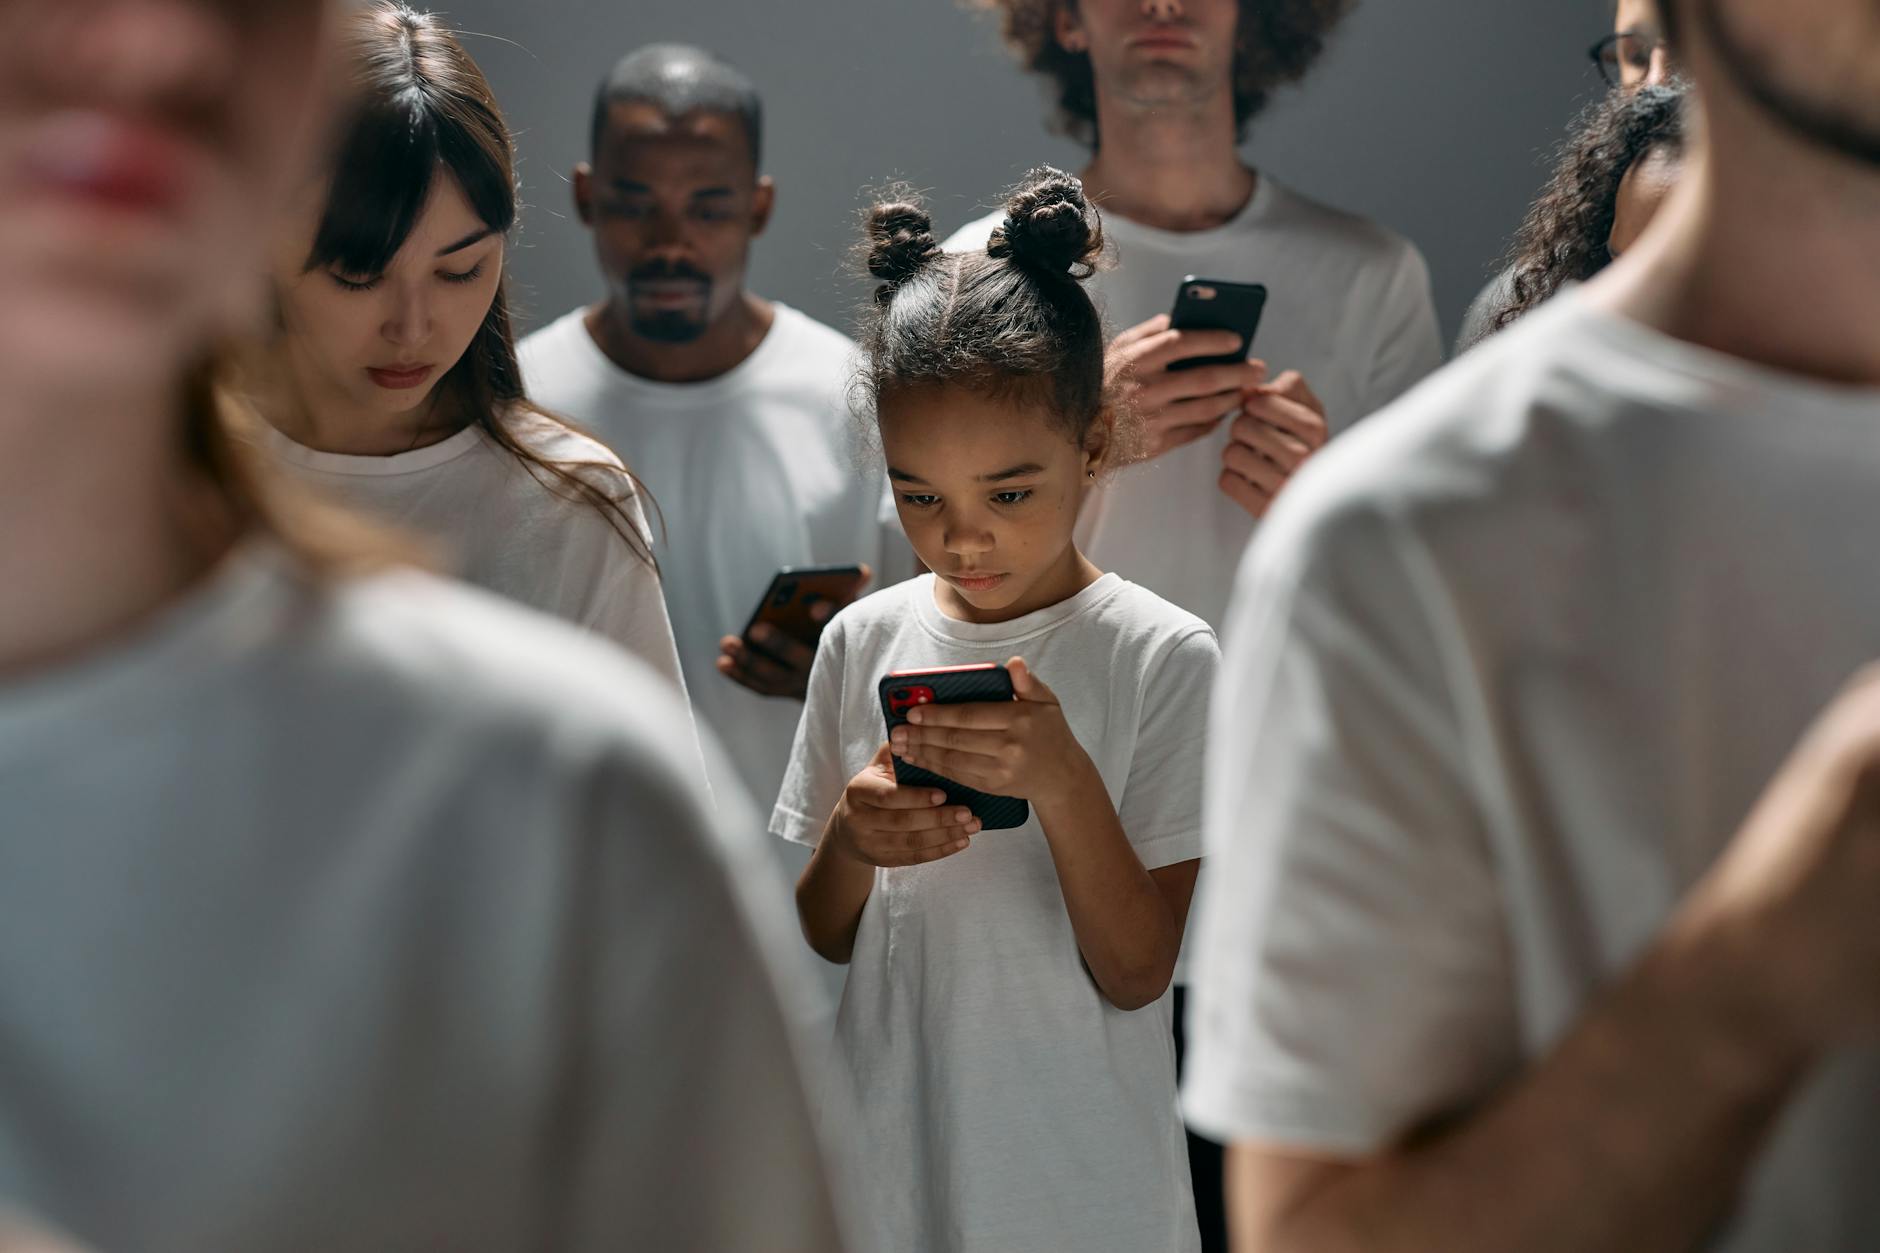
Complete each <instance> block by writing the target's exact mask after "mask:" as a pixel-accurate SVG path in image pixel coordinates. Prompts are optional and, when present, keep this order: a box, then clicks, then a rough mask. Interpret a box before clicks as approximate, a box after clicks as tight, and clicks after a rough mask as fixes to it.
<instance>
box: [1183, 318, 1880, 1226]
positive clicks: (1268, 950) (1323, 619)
mask: <svg viewBox="0 0 1880 1253" xmlns="http://www.w3.org/2000/svg"><path fill="white" fill-rule="evenodd" d="M1876 531H1880V391H1875V390H1866V391H1861V390H1853V389H1844V388H1836V387H1830V386H1826V385H1821V384H1816V383H1812V382H1808V381H1804V380H1801V379H1798V378H1795V377H1792V376H1787V375H1782V374H1777V373H1774V372H1771V371H1768V370H1764V369H1761V368H1758V367H1755V366H1752V365H1749V364H1746V363H1744V362H1740V361H1737V360H1734V359H1730V358H1727V357H1722V356H1719V355H1716V354H1714V353H1711V352H1708V351H1705V350H1702V349H1699V348H1696V347H1693V346H1691V345H1688V344H1685V343H1682V342H1680V341H1676V340H1672V339H1669V338H1666V337H1664V336H1661V335H1658V334H1656V333H1654V332H1652V331H1650V330H1648V329H1646V328H1644V327H1641V326H1637V325H1634V324H1632V323H1630V322H1628V321H1624V320H1621V319H1619V318H1617V317H1614V316H1612V315H1610V314H1607V313H1605V312H1603V311H1601V310H1599V309H1597V308H1595V307H1593V306H1592V305H1590V304H1589V303H1588V302H1587V301H1586V299H1585V297H1584V294H1583V293H1580V292H1572V293H1567V294H1563V295H1561V296H1559V297H1557V298H1556V299H1555V300H1554V301H1553V302H1552V303H1551V304H1550V305H1548V306H1546V307H1544V308H1542V309H1540V310H1538V311H1536V312H1535V313H1532V314H1530V315H1529V316H1528V317H1526V318H1524V319H1523V320H1522V321H1521V323H1520V324H1518V325H1517V326H1515V327H1513V328H1511V329H1509V330H1507V331H1504V332H1502V333H1501V334H1499V335H1497V336H1496V337H1495V338H1494V339H1493V340H1492V341H1490V342H1489V343H1486V344H1484V345H1483V346H1482V347H1480V348H1478V349H1476V350H1474V351H1473V352H1471V353H1470V354H1469V356H1468V357H1467V358H1466V359H1465V360H1463V361H1460V362H1458V363H1457V364H1456V365H1455V366H1453V367H1451V368H1450V369H1449V370H1448V371H1447V372H1445V373H1444V374H1442V375H1439V376H1438V377H1437V378H1435V379H1433V380H1431V381H1430V382H1429V383H1428V384H1426V385H1425V386H1424V387H1422V388H1421V389H1419V390H1418V391H1416V392H1415V393H1414V394H1413V395H1411V396H1410V397H1409V398H1407V399H1406V400H1405V401H1404V402H1403V403H1402V404H1400V405H1398V406H1396V407H1395V408H1393V409H1392V410H1391V411H1390V412H1389V413H1388V414H1386V415H1385V416H1384V418H1383V419H1382V420H1380V421H1379V422H1377V423H1374V424H1371V425H1368V426H1367V427H1365V428H1364V429H1363V430H1361V431H1359V432H1357V433H1355V434H1354V435H1353V436H1352V437H1351V438H1350V439H1348V440H1346V441H1345V442H1343V443H1342V444H1341V445H1340V446H1339V447H1337V448H1334V449H1333V450H1331V451H1330V452H1328V453H1327V454H1326V455H1325V456H1324V457H1322V458H1319V459H1317V460H1316V461H1315V462H1314V464H1313V465H1311V466H1310V467H1308V468H1307V470H1306V471H1305V472H1304V473H1303V474H1302V475H1301V477H1300V478H1299V480H1298V481H1297V482H1295V483H1294V484H1293V485H1292V486H1291V487H1289V488H1288V489H1287V492H1286V494H1285V496H1284V497H1283V498H1282V499H1281V501H1280V503H1279V505H1278V507H1277V509H1276V510H1275V511H1274V513H1273V515H1272V516H1271V518H1270V520H1269V521H1268V523H1267V525H1266V527H1265V528H1264V529H1263V531H1262V533H1261V536H1260V540H1259V542H1258V543H1257V544H1255V545H1254V548H1253V551H1252V552H1251V554H1250V555H1249V556H1248V558H1247V562H1246V565H1245V567H1244V568H1243V570H1242V572H1241V577H1240V580H1239V583H1238V586H1237V588H1236V592H1235V600H1234V610H1233V613H1232V615H1231V620H1232V626H1231V628H1230V632H1229V636H1228V644H1227V648H1226V653H1227V656H1226V659H1225V663H1224V667H1223V674H1222V681H1221V684H1220V686H1219V687H1218V689H1217V692H1216V698H1215V707H1214V709H1215V713H1214V718H1213V723H1212V730H1211V735H1210V738H1209V747H1210V752H1209V761H1208V766H1209V769H1208V799H1207V813H1208V855H1209V865H1210V882H1209V884H1208V888H1207V890H1206V892H1205V893H1204V894H1203V900H1202V904H1201V907H1200V912H1199V915H1198V917H1197V923H1196V929H1195V932H1194V935H1195V937H1196V949H1197V956H1196V963H1195V970H1194V986H1193V995H1194V997H1195V1000H1194V1003H1193V1005H1194V1008H1193V1014H1192V1018H1191V1023H1190V1025H1191V1028H1192V1037H1191V1038H1192V1046H1191V1047H1192V1052H1191V1054H1190V1060H1189V1070H1188V1073H1187V1079H1186V1108H1187V1112H1188V1116H1189V1119H1190V1121H1191V1123H1193V1124H1194V1125H1195V1126H1197V1127H1198V1128H1200V1129H1203V1130H1205V1131H1207V1132H1209V1133H1211V1134H1214V1135H1216V1136H1218V1137H1220V1138H1222V1139H1226V1140H1240V1141H1254V1142H1259V1143H1262V1144H1266V1145H1270V1146H1279V1147H1282V1148H1285V1149H1290V1150H1297V1151H1301V1152H1306V1153H1313V1154H1329V1155H1334V1156H1344V1155H1363V1154H1369V1153H1372V1152H1375V1151H1378V1150H1380V1149H1382V1148H1384V1147H1386V1146H1388V1145H1390V1144H1392V1143H1393V1142H1394V1141H1395V1140H1396V1139H1397V1138H1398V1137H1400V1136H1402V1135H1403V1134H1404V1133H1406V1132H1408V1131H1410V1130H1411V1129H1413V1128H1415V1127H1418V1126H1420V1125H1422V1124H1424V1123H1426V1122H1427V1121H1429V1120H1431V1119H1434V1118H1439V1117H1442V1116H1445V1115H1451V1114H1456V1113H1459V1112H1462V1111H1466V1110H1468V1109H1470V1108H1473V1107H1475V1106H1477V1105H1479V1104H1480V1103H1481V1102H1483V1101H1484V1100H1485V1099H1486V1098H1488V1097H1489V1096H1490V1094H1491V1093H1493V1092H1494V1091H1495V1090H1496V1089H1497V1088H1498V1087H1499V1086H1501V1085H1503V1084H1505V1083H1507V1082H1508V1081H1510V1080H1511V1079H1513V1078H1514V1077H1515V1076H1516V1075H1518V1074H1519V1073H1520V1072H1521V1071H1522V1069H1524V1068H1525V1067H1526V1066H1527V1065H1529V1064H1530V1063H1532V1062H1533V1061H1534V1060H1535V1059H1537V1058H1538V1057H1539V1056H1540V1055H1542V1054H1543V1053H1545V1052H1546V1051H1547V1050H1548V1049H1549V1047H1550V1046H1551V1045H1553V1044H1554V1043H1555V1042H1556V1041H1557V1040H1558V1039H1559V1038H1560V1037H1561V1036H1562V1035H1563V1034H1564V1033H1565V1032H1566V1031H1567V1030H1568V1029H1569V1028H1570V1027H1571V1026H1572V1025H1573V1024H1574V1022H1575V1021H1576V1020H1577V1019H1578V1018H1579V1016H1580V1015H1581V1014H1582V1012H1583V1011H1584V1010H1585V1009H1586V1008H1587V1005H1588V1003H1589V1001H1591V1000H1592V999H1593V998H1595V997H1596V996H1597V995H1598V994H1599V991H1600V989H1601V988H1602V987H1604V986H1606V985H1607V984H1609V983H1610V982H1611V981H1612V980H1613V979H1615V978H1616V977H1617V976H1619V975H1620V974H1621V973H1622V972H1623V971H1624V970H1625V969H1626V968H1627V967H1628V965H1629V964H1630V963H1631V962H1632V961H1633V960H1634V958H1635V957H1636V956H1637V955H1638V954H1639V953H1640V951H1641V950H1642V949H1643V948H1644V947H1645V946H1647V945H1648V944H1650V943H1651V941H1652V940H1653V938H1654V937H1655V936H1656V934H1657V933H1658V931H1659V930H1660V928H1661V927H1662V926H1663V925H1664V923H1665V922H1666V920H1667V918H1668V917H1669V915H1670V914H1671V912H1672V911H1673V909H1674V907H1675V906H1676V905H1677V904H1678V902H1679V900H1680V899H1681V898H1682V897H1683V896H1684V894H1685V893H1686V892H1687V890H1688V889H1689V888H1690V887H1691V886H1692V884H1693V883H1694V882H1695V881H1696V880H1697V879H1698V878H1699V876H1701V875H1702V874H1703V873H1704V871H1705V870H1706V868H1708V867H1709V866H1710V865H1711V864H1712V863H1713V862H1714V861H1715V859H1716V858H1717V856H1718V855H1719V853H1720V852H1721V850H1722V849H1723V848H1724V847H1725V845H1726V844H1727V842H1728V841H1729V840H1730V838H1731V836H1732V834H1733V832H1735V831H1736V830H1737V829H1738V827H1739V825H1740V824H1741V823H1742V821H1743V819H1744V817H1745V816H1746V814H1747V813H1748V811H1749V809H1750V806H1751V804H1752V803H1753V801H1754V800H1755V798H1756V797H1757V796H1758V795H1759V793H1760V792H1761V790H1762V788H1763V787H1764V785H1765V784H1766V783H1767V782H1768V780H1769V779H1770V778H1771V777H1772V776H1773V775H1774V773H1775V772H1776V770H1777V768H1778V766H1779V765H1780V764H1781V762H1782V761H1783V760H1784V758H1785V757H1786V756H1787V754H1788V753H1789V751H1790V749H1791V748H1792V747H1793V745H1794V744H1795V743H1796V741H1797V740H1798V739H1799V738H1800V736H1801V734H1802V732H1803V731H1804V729H1805V728H1806V727H1807V726H1808V725H1809V723H1810V722H1811V721H1812V720H1813V718H1814V716H1815V715H1816V714H1817V712H1818V711H1819V710H1820V709H1821V708H1822V707H1823V706H1824V705H1825V704H1827V703H1828V701H1829V700H1830V699H1831V698H1832V697H1833V696H1834V694H1835V693H1836V691H1837V690H1838V689H1839V688H1840V686H1841V685H1842V684H1843V683H1844V682H1845V681H1846V680H1847V679H1848V678H1849V677H1850V676H1851V675H1852V674H1853V673H1854V672H1855V670H1856V669H1858V668H1859V667H1861V666H1863V665H1865V664H1866V663H1868V662H1869V661H1871V660H1872V659H1873V658H1874V657H1875V656H1876V654H1880V578H1876V577H1875V575H1876V561H1875V555H1874V554H1875V549H1874V535H1875V534H1876ZM1876 1127H1880V1053H1876V1052H1874V1051H1871V1050H1870V1051H1866V1052H1849V1053H1846V1054H1844V1055H1841V1056H1839V1057H1836V1058H1834V1059H1832V1060H1831V1061H1829V1062H1828V1063H1827V1064H1826V1065H1824V1066H1823V1067H1822V1068H1821V1070H1820V1071H1819V1072H1818V1073H1817V1074H1816V1075H1815V1076H1814V1078H1813V1080H1812V1082H1810V1083H1809V1084H1807V1085H1806V1086H1805V1087H1804V1088H1803V1089H1802V1090H1801V1092H1800V1093H1799V1095H1798V1096H1797V1097H1796V1099H1795V1100H1794V1102H1793V1103H1792V1105H1791V1106H1790V1107H1789V1109H1788V1110H1787V1111H1786V1113H1785V1115H1784V1116H1783V1118H1782V1119H1781V1122H1780V1124H1779V1126H1778V1128H1777V1129H1776V1131H1775V1134H1774V1136H1773V1137H1772V1139H1771V1140H1770V1141H1769V1143H1768V1145H1767V1147H1766V1150H1765V1151H1764V1153H1763V1155H1762V1158H1761V1161H1760V1163H1759V1165H1758V1167H1757V1168H1756V1170H1755V1172H1754V1174H1753V1177H1752V1178H1751V1180H1750V1181H1749V1184H1748V1187H1747V1188H1746V1190H1745V1192H1744V1194H1743V1199H1742V1205H1741V1207H1740V1208H1739V1209H1738V1210H1737V1212H1736V1213H1735V1214H1734V1215H1733V1216H1732V1217H1731V1220H1730V1222H1729V1223H1728V1225H1727V1228H1726V1230H1725V1231H1724V1232H1723V1233H1721V1234H1720V1235H1719V1238H1718V1241H1717V1244H1716V1245H1715V1247H1716V1248H1718V1249H1724V1250H1731V1251H1732V1253H1748V1251H1751V1250H1756V1251H1759V1253H1787V1251H1788V1250H1795V1249H1809V1250H1820V1251H1824V1253H1828V1251H1833V1250H1847V1251H1848V1253H1853V1251H1854V1250H1870V1249H1874V1248H1880V1188H1876V1186H1875V1181H1876V1180H1880V1137H1876V1136H1875V1135H1874V1134H1873V1133H1874V1129H1875V1128H1876Z"/></svg>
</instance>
